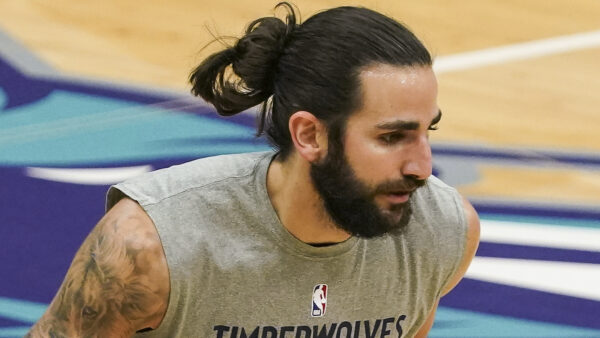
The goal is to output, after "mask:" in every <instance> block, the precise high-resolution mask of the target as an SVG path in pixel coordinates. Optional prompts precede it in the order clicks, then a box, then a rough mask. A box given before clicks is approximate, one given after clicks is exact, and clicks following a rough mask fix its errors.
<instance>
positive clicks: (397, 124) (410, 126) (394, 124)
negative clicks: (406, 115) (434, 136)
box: [375, 110, 442, 130]
mask: <svg viewBox="0 0 600 338" xmlns="http://www.w3.org/2000/svg"><path fill="white" fill-rule="evenodd" d="M441 119H442V111H441V110H438V113H437V115H436V116H435V117H434V118H433V120H431V123H430V124H429V125H430V126H433V125H434V124H436V123H438V122H440V120H441ZM420 126H421V124H420V123H419V122H417V121H402V120H396V121H391V122H382V123H379V124H377V125H376V126H375V127H377V128H378V129H386V130H397V129H403V130H417V129H419V127H420Z"/></svg>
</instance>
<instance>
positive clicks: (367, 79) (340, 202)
mask: <svg viewBox="0 0 600 338" xmlns="http://www.w3.org/2000/svg"><path fill="white" fill-rule="evenodd" d="M279 6H281V7H283V8H284V9H286V10H287V11H288V15H287V17H286V20H285V22H284V21H282V20H280V19H277V18H275V17H266V18H261V19H258V20H256V21H254V22H252V23H251V24H250V25H249V28H248V29H247V31H246V34H245V36H243V37H242V38H241V39H239V41H237V43H236V44H235V45H234V46H232V47H230V48H227V49H225V50H223V51H221V52H219V53H216V54H214V55H212V56H210V57H208V58H207V59H206V60H204V61H203V62H202V63H201V64H200V65H199V66H198V67H197V68H196V69H195V70H194V71H193V72H192V75H191V84H192V92H193V93H194V94H195V95H198V96H201V97H202V98H204V99H205V100H206V101H208V102H211V103H212V104H213V105H214V106H215V108H216V109H217V111H218V112H219V113H220V114H221V115H233V114H237V113H239V112H241V111H244V110H246V109H248V108H251V107H253V106H255V105H258V104H262V107H261V109H260V115H259V125H258V130H259V133H260V134H263V133H264V134H266V135H267V137H268V138H269V140H270V142H271V143H272V145H273V147H274V149H275V150H274V151H272V152H265V153H253V154H239V155H227V156H219V157H213V158H205V159H201V160H197V161H193V162H190V163H187V164H183V165H179V166H175V167H172V168H169V169H165V170H159V171H156V172H153V173H149V174H145V175H142V176H140V177H138V178H134V179H132V180H129V181H126V182H124V183H121V184H118V185H116V186H114V187H112V188H111V189H110V191H109V193H108V202H107V210H108V212H107V213H106V215H105V216H104V217H103V218H102V220H100V222H99V223H98V225H97V226H96V227H95V228H94V230H93V231H92V232H91V234H90V235H89V236H88V238H87V239H86V240H85V242H84V243H83V244H82V246H81V248H80V249H79V251H78V252H77V254H76V256H75V258H74V260H73V263H72V265H71V267H70V269H69V271H68V272H67V276H66V278H65V281H64V282H63V284H62V286H61V288H60V290H59V291H58V294H57V295H56V297H55V298H54V300H53V301H52V303H51V304H50V306H49V308H48V310H47V311H46V313H45V314H44V315H43V317H42V318H41V319H40V320H39V322H38V323H37V324H35V326H34V327H33V328H32V330H31V332H30V333H29V335H28V336H29V337H130V336H133V335H136V336H138V335H139V336H140V337H218V338H222V337H236V338H237V337H254V338H259V337H262V338H265V337H270V338H276V337H282V338H283V337H288V338H291V337H296V338H303V337H349V338H350V337H352V338H354V337H425V336H426V335H427V333H428V331H429V330H430V328H431V326H432V324H433V320H434V316H435V312H436V308H437V306H438V302H439V300H440V297H442V296H444V295H445V294H446V293H448V292H449V291H450V290H451V289H452V288H453V287H454V286H455V285H456V284H457V283H458V282H459V280H460V279H461V278H462V276H463V275H464V273H465V271H466V269H467V267H468V265H469V263H470V261H471V259H472V257H473V255H474V254H475V251H476V248H477V245H478V238H479V221H478V217H477V214H476V212H475V211H474V209H473V207H472V206H471V205H470V204H469V203H468V202H467V201H466V200H465V199H463V198H462V197H461V196H459V194H458V193H457V192H456V190H455V189H453V188H451V187H449V186H447V185H446V184H444V183H443V182H441V181H440V180H439V179H437V178H436V177H434V176H432V162H431V148H430V145H429V140H428V138H429V133H430V132H431V131H433V130H436V129H437V127H438V123H439V122H440V119H441V116H442V113H441V110H440V109H439V107H438V105H437V82H436V78H435V75H434V73H433V71H432V67H431V66H432V60H431V57H430V54H429V53H428V51H427V50H426V49H425V48H424V46H423V45H422V43H421V42H420V41H419V40H418V39H417V38H416V37H415V36H414V35H413V34H412V33H411V32H410V31H409V30H407V28H405V27H404V26H403V25H401V24H399V23H398V22H396V21H394V20H393V19H391V18H389V17H386V16H384V15H382V14H379V13H377V12H374V11H371V10H368V9H365V8H355V7H340V8H334V9H331V10H327V11H324V12H321V13H318V14H316V15H314V16H312V17H311V18H309V19H308V20H306V21H305V22H304V23H302V24H298V23H297V22H296V16H295V14H294V11H293V9H292V7H291V6H290V5H289V4H287V3H283V4H280V5H279ZM317 293H318V294H317ZM315 299H316V300H315Z"/></svg>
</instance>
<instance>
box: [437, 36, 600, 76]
mask: <svg viewBox="0 0 600 338" xmlns="http://www.w3.org/2000/svg"><path fill="white" fill-rule="evenodd" d="M595 47H600V31H594V32H587V33H579V34H572V35H565V36H559V37H555V38H549V39H543V40H536V41H530V42H524V43H517V44H514V45H508V46H502V47H494V48H488V49H482V50H478V51H473V52H465V53H459V54H454V55H448V56H440V57H438V58H436V59H435V60H434V64H433V69H434V70H435V72H436V73H438V74H441V73H447V72H453V71H458V70H466V69H471V68H477V67H483V66H489V65H494V64H499V63H505V62H510V61H518V60H526V59H533V58H537V57H541V56H547V55H553V54H560V53H566V52H570V51H575V50H581V49H588V48H595Z"/></svg>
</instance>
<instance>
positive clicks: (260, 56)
mask: <svg viewBox="0 0 600 338" xmlns="http://www.w3.org/2000/svg"><path fill="white" fill-rule="evenodd" d="M280 6H285V7H287V9H288V11H289V12H288V16H287V18H286V21H287V22H283V21H282V20H281V19H279V18H276V17H265V18H260V19H257V20H254V21H253V22H251V23H250V24H249V25H248V28H247V29H246V35H244V36H243V37H242V38H241V39H240V40H238V42H237V44H236V45H235V46H234V49H235V51H236V59H235V61H234V62H233V63H232V66H233V72H234V73H235V74H236V75H237V76H239V77H240V78H241V79H242V80H243V81H244V83H245V84H246V85H247V86H248V87H249V88H251V89H256V90H261V91H263V92H269V93H272V91H273V81H274V78H273V77H274V74H275V70H276V67H277V63H278V61H279V57H280V56H281V54H282V53H283V52H284V50H285V45H286V42H287V40H288V38H289V35H290V33H291V32H293V30H294V29H295V26H296V18H295V15H294V12H293V8H292V7H291V5H290V4H288V3H280V4H278V5H277V6H276V7H275V8H277V7H280Z"/></svg>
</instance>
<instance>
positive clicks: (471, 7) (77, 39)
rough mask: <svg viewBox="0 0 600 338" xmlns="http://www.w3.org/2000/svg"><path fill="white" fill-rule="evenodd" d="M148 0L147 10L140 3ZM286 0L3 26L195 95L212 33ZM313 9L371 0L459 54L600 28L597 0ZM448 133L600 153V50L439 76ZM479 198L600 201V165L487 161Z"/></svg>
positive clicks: (28, 40)
mask: <svg viewBox="0 0 600 338" xmlns="http://www.w3.org/2000/svg"><path fill="white" fill-rule="evenodd" d="M142 3H143V6H142V5H141V4H142ZM275 3H276V2H275V1H264V0H253V1H249V0H243V1H242V0H236V1H232V0H226V1H206V0H203V1H191V0H178V1H172V2H167V1H159V0H146V1H144V2H140V1H133V0H118V1H117V0H106V1H75V0H70V1H69V0H55V1H33V0H32V1H23V0H3V1H1V2H0V29H2V30H4V31H6V32H9V33H10V34H11V35H12V36H14V37H15V38H16V39H18V40H19V41H20V42H21V43H23V44H25V45H26V46H27V47H28V48H30V49H31V50H33V51H35V53H37V54H38V55H39V56H40V57H41V58H42V59H44V60H45V61H46V62H48V63H50V64H51V65H52V66H53V67H55V68H56V69H59V70H61V71H64V72H67V73H71V74H76V75H82V76H88V77H96V78H101V79H107V80H111V81H112V80H115V81H119V82H126V83H133V84H141V85H146V86H148V85H149V86H152V87H161V88H168V89H173V90H178V91H187V83H186V79H187V75H188V73H189V71H190V69H191V67H192V66H193V65H195V64H196V63H197V62H198V61H199V60H200V59H201V58H202V57H204V56H206V54H207V53H208V52H210V51H211V50H214V49H210V48H209V49H207V50H206V51H205V52H204V53H198V52H199V50H200V49H201V48H202V47H203V46H204V45H205V44H206V43H208V42H209V41H210V40H212V37H211V34H210V33H209V31H211V32H213V34H217V35H231V36H239V34H240V33H241V32H242V30H243V28H244V26H245V25H246V24H247V23H248V22H249V21H251V20H253V19H255V18H257V17H260V16H265V15H271V14H272V13H273V7H274V5H275ZM297 5H298V7H299V8H300V10H301V12H302V14H303V17H304V18H306V17H309V16H310V15H311V14H313V13H315V12H316V11H319V10H322V9H325V8H329V7H334V6H339V5H363V6H366V7H369V8H372V9H375V10H378V11H381V12H383V13H386V14H388V15H391V16H393V17H395V18H396V19H398V20H400V21H403V22H404V23H406V24H407V25H408V26H409V27H411V28H412V29H413V30H414V31H415V32H416V33H417V35H418V36H420V37H421V38H422V39H423V40H424V41H425V43H426V44H427V46H428V47H429V48H430V50H431V51H432V52H433V53H434V54H435V55H436V56H437V57H439V58H443V57H446V56H448V55H453V54H457V53H464V52H468V51H476V50H481V49H486V48H492V47H498V46H505V45H514V44H517V43H522V42H527V41H534V40H540V39H547V38H553V37H558V36H565V35H569V34H576V33H582V32H591V31H600V1H597V0H573V1H569V2H566V1H563V0H551V1H548V0H535V1H534V0H495V1H494V0H484V1H482V0H463V1H446V0H430V1H417V0H411V1H384V0H379V1H377V0H370V1H366V0H364V1H333V0H331V1H315V0H303V1H298V2H297ZM438 78H439V82H440V97H439V101H440V106H441V107H442V109H443V111H444V121H443V123H442V125H441V127H442V128H441V129H440V131H439V132H437V133H436V134H435V135H434V136H433V142H436V143H440V144H444V143H445V142H451V143H458V144H467V145H469V144H472V145H482V146H491V147H507V148H511V149H513V148H514V149H515V151H516V152H519V151H523V152H524V153H531V152H536V151H537V150H556V151H561V152H565V153H577V154H580V153H583V154H590V155H591V156H594V155H597V154H598V153H599V152H600V133H599V132H598V128H599V126H600V47H598V46H596V47H594V48H585V49H581V50H573V51H567V52H562V53H558V54H553V55H546V56H540V57H536V58H530V59H526V60H519V61H507V62H500V63H497V64H494V65H489V66H482V67H476V68H469V69H466V70H459V71H447V72H444V73H441V74H440V75H439V77H438ZM480 175H481V178H480V180H479V181H478V182H475V183H472V184H467V185H464V186H460V187H459V188H460V190H461V191H462V192H463V193H465V194H467V195H468V196H471V197H486V196H494V197H505V198H520V199H527V200H539V201H548V200H552V201H559V202H561V201H563V202H565V203H569V204H578V203H582V204H586V205H598V204H599V203H600V171H599V170H598V167H595V169H594V168H582V167H579V166H575V165H564V164H563V165H557V166H550V167H547V168H541V169H538V168H533V167H532V168H526V167H514V168H507V167H506V166H504V167H498V166H496V165H494V164H489V165H485V166H482V167H481V168H480Z"/></svg>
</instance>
